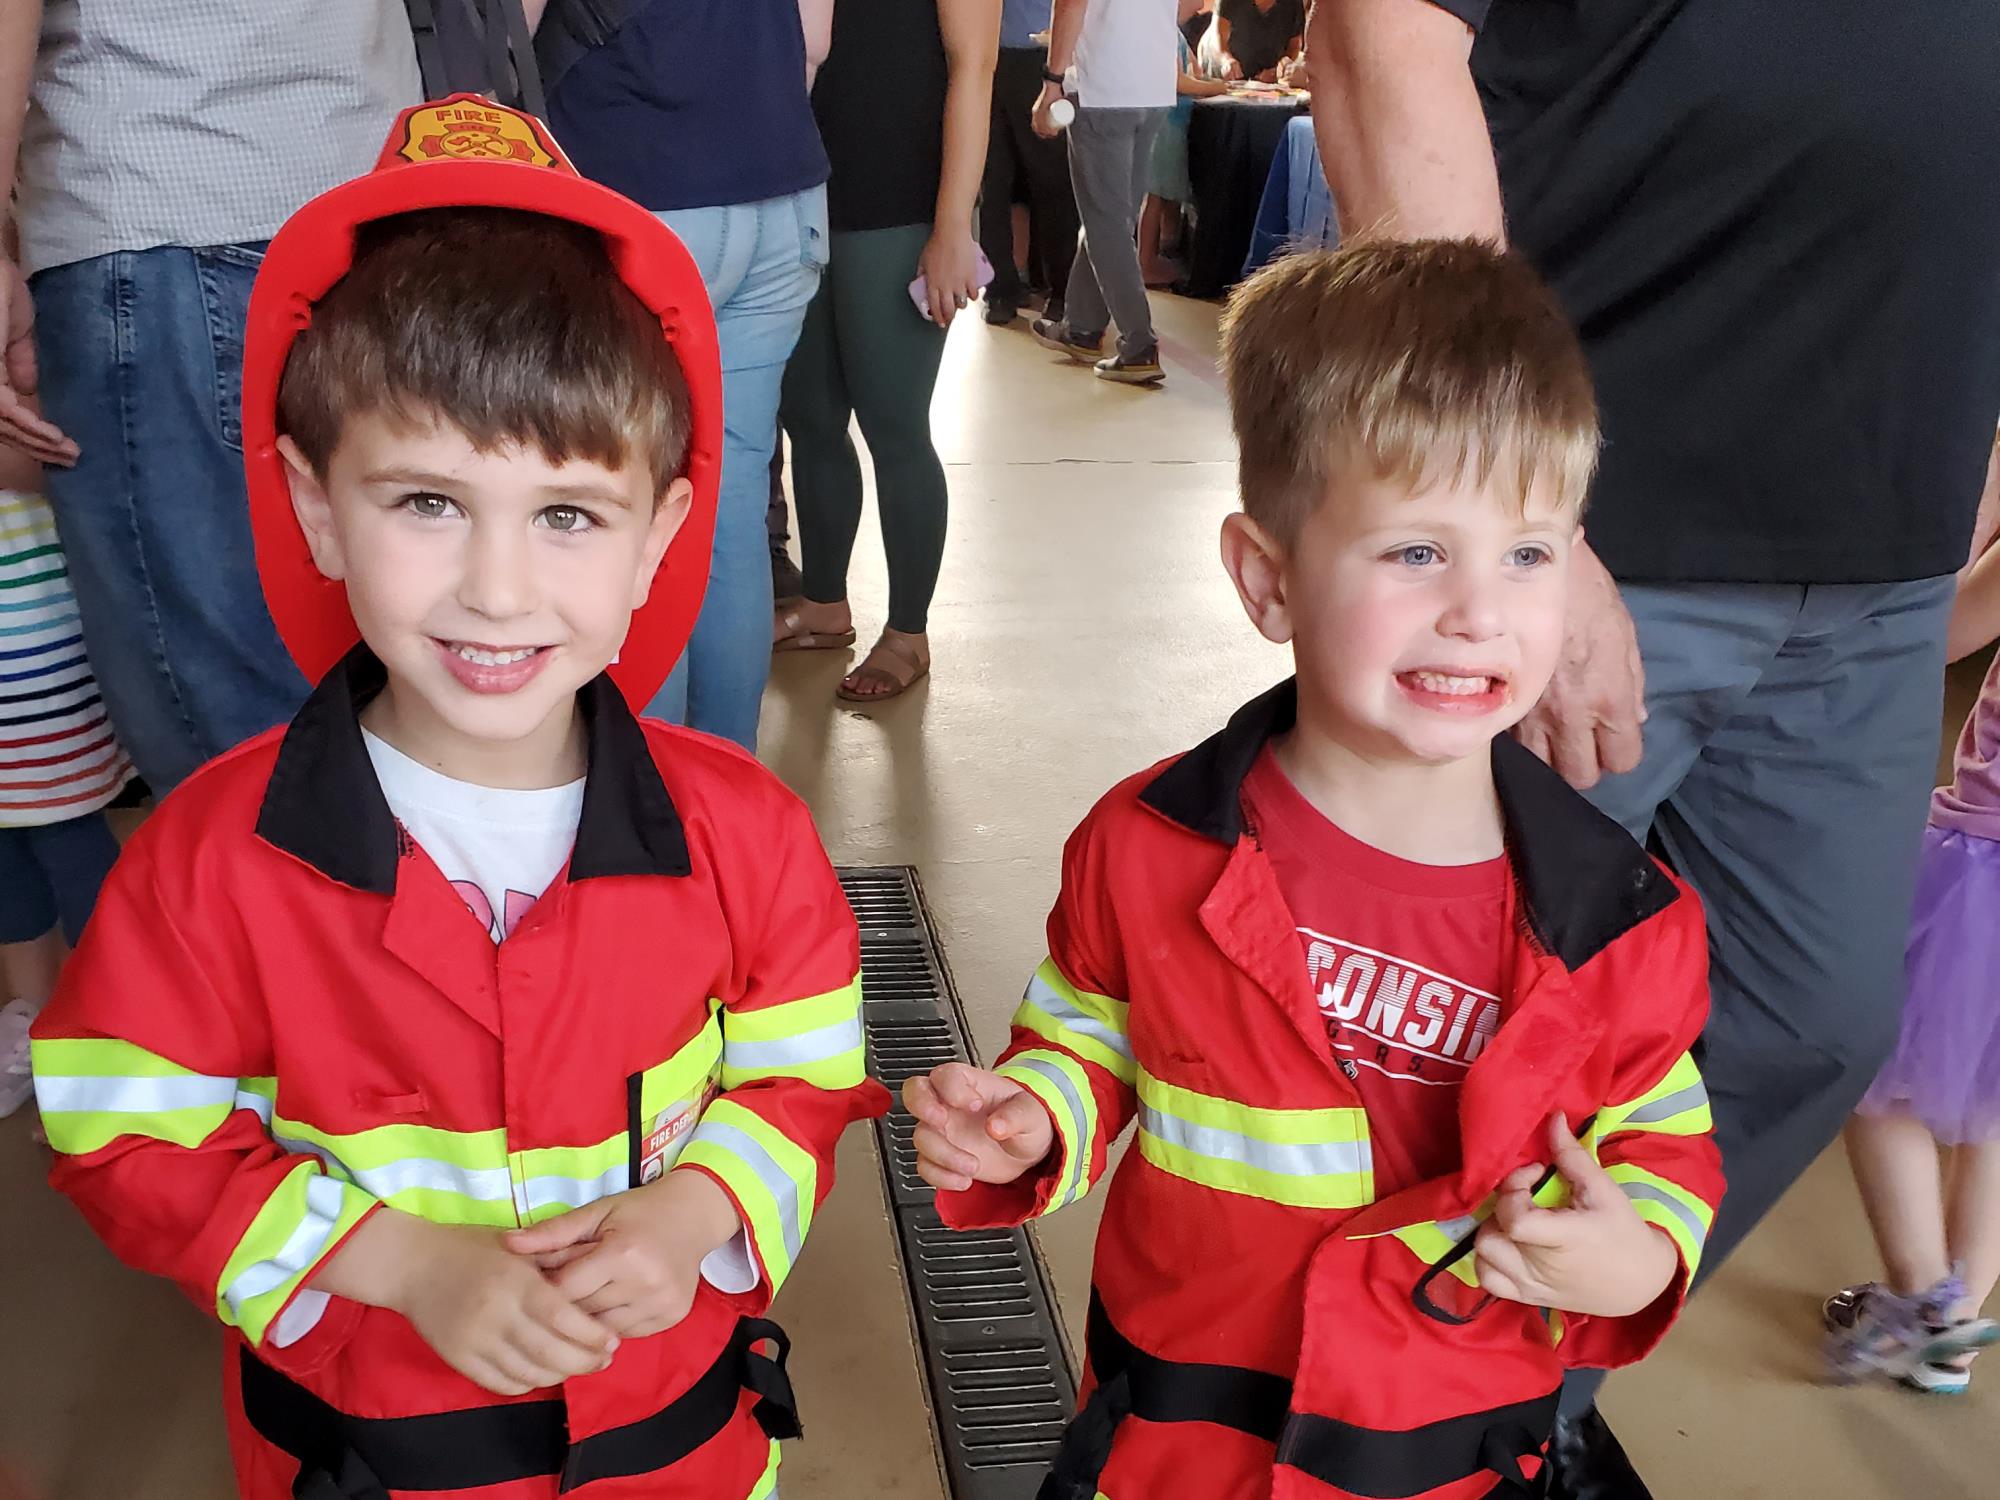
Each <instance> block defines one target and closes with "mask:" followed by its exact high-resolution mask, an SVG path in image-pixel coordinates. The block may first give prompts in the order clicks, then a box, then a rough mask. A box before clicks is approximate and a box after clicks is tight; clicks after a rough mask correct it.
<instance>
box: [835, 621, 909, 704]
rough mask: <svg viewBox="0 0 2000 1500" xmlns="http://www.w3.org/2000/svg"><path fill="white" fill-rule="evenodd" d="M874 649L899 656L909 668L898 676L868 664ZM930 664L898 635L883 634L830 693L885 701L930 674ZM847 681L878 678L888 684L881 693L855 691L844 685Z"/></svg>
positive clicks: (847, 698)
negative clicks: (886, 689) (907, 672)
mask: <svg viewBox="0 0 2000 1500" xmlns="http://www.w3.org/2000/svg"><path fill="white" fill-rule="evenodd" d="M877 652H887V653H888V654H889V655H890V656H892V657H900V658H901V659H902V660H903V662H904V663H906V664H907V665H908V666H909V667H910V668H911V669H912V670H911V672H910V675H909V676H908V677H900V676H898V675H897V674H896V673H894V672H892V671H890V670H889V669H888V668H886V667H877V666H871V665H869V663H870V662H872V661H873V660H874V659H875V655H876V653H877ZM930 672H931V664H930V663H929V662H927V661H925V660H923V659H922V658H921V657H919V656H918V655H917V652H916V648H915V647H914V646H911V645H909V644H908V643H907V642H906V641H905V640H904V639H903V638H902V637H901V636H891V635H886V634H885V635H883V636H882V638H881V639H880V640H878V641H876V642H875V649H874V650H873V651H870V652H869V653H868V656H867V658H866V659H864V660H863V661H862V663H861V665H860V666H858V667H856V668H855V669H854V670H853V671H852V672H849V673H848V674H847V676H845V677H843V678H842V679H841V681H840V686H839V687H837V688H835V689H834V690H833V691H834V696H835V697H837V698H839V699H840V700H841V701H842V702H843V703H887V702H888V701H889V700H890V699H891V698H900V697H902V696H903V694H905V693H907V692H908V691H909V690H910V689H911V688H913V687H915V686H916V685H917V684H918V683H920V682H922V681H923V680H924V679H925V678H926V677H928V676H930ZM850 682H857V683H859V682H879V683H882V684H883V685H885V686H886V687H887V688H888V691H887V692H882V693H857V692H855V691H854V690H853V689H851V688H849V687H848V683H850Z"/></svg>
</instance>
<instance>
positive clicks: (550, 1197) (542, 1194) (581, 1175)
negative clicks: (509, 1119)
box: [508, 1131, 632, 1224]
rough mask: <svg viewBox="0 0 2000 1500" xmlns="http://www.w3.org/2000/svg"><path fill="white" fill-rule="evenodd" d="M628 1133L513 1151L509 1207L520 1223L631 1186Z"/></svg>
mask: <svg viewBox="0 0 2000 1500" xmlns="http://www.w3.org/2000/svg"><path fill="white" fill-rule="evenodd" d="M631 1142H632V1138H631V1136H630V1135H629V1134H627V1133H626V1132H624V1131H620V1132H619V1133H618V1134H617V1135H614V1136H612V1137H611V1138H610V1139H608V1140H605V1141H600V1142H599V1143H598V1144H597V1145H595V1146H545V1147H538V1148H535V1149H533V1150H528V1151H516V1152H515V1153H514V1154H513V1155H512V1156H511V1157H510V1158H509V1159H508V1165H509V1166H510V1167H511V1169H512V1171H513V1175H514V1186H515V1193H516V1202H515V1205H514V1206H515V1208H516V1209H517V1210H518V1211H519V1213H520V1216H521V1222H522V1223H523V1224H539V1223H540V1222H541V1221H542V1220H544V1219H553V1218H555V1217H556V1216H557V1215H558V1214H566V1213H568V1212H569V1211H570V1210H571V1209H573V1208H583V1207H585V1206H586V1205H588V1204H592V1203H595V1202H596V1201H597V1200H598V1199H600V1198H608V1197H610V1196H611V1195H612V1194H613V1193H622V1192H624V1191H625V1190H626V1189H627V1188H629V1187H630V1186H631V1185H632V1155H631V1152H632V1144H631Z"/></svg>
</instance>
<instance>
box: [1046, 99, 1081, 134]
mask: <svg viewBox="0 0 2000 1500" xmlns="http://www.w3.org/2000/svg"><path fill="white" fill-rule="evenodd" d="M1075 118H1076V106H1075V105H1074V104H1072V103H1070V102H1069V100H1067V99H1057V100H1055V101H1053V102H1052V103H1051V104H1050V105H1049V123H1050V124H1052V125H1054V126H1055V128H1056V129H1058V130H1067V129H1069V126H1070V122H1071V121H1072V120H1074V119H1075Z"/></svg>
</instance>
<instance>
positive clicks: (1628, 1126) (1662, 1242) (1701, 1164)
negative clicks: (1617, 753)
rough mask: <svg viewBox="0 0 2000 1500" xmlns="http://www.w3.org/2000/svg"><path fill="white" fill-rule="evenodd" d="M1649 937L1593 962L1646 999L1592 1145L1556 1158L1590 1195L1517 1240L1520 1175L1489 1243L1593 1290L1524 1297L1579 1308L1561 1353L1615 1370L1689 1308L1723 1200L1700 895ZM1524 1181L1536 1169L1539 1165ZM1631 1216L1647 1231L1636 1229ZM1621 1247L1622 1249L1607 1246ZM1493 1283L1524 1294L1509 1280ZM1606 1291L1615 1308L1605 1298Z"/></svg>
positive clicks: (1589, 1138)
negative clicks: (1517, 1246) (1707, 1069)
mask: <svg viewBox="0 0 2000 1500" xmlns="http://www.w3.org/2000/svg"><path fill="white" fill-rule="evenodd" d="M1642 931H1643V933H1644V937H1643V939H1642V941H1641V942H1640V943H1639V944H1638V945H1636V946H1635V947H1634V948H1633V949H1631V950H1629V951H1628V953H1627V954H1625V955H1615V954H1613V953H1607V954H1604V955H1601V956H1600V957H1599V959H1598V960H1596V961H1597V962H1599V963H1612V964H1615V965H1616V967H1614V968H1613V969H1611V970H1610V971H1609V972H1608V973H1607V974H1606V975H1605V976H1604V977H1603V978H1601V979H1600V981H1599V982H1600V983H1606V984H1614V985H1626V986H1629V987H1631V988H1632V989H1633V990H1635V991H1637V992H1638V993H1642V994H1644V995H1645V996H1646V1001H1645V1003H1644V1005H1643V1006H1632V1007H1630V1009H1629V1012H1628V1014H1629V1016H1630V1017H1631V1018H1632V1019H1630V1020H1629V1021H1628V1022H1627V1023H1626V1024H1627V1034H1626V1035H1625V1036H1624V1037H1623V1038H1622V1039H1621V1045H1620V1052H1619V1055H1618V1057H1617V1058H1616V1059H1615V1062H1614V1073H1613V1077H1612V1082H1611V1086H1610V1090H1609V1094H1610V1097H1609V1099H1608V1101H1607V1102H1606V1103H1605V1104H1604V1105H1603V1107H1602V1108H1600V1109H1599V1110H1598V1112H1597V1114H1596V1116H1595V1118H1594V1119H1593V1121H1592V1123H1591V1125H1590V1128H1589V1129H1588V1130H1585V1131H1584V1132H1583V1138H1582V1144H1581V1146H1580V1147H1578V1148H1575V1150H1574V1151H1570V1150H1567V1149H1565V1150H1563V1151H1559V1152H1556V1153H1555V1154H1553V1155H1552V1160H1554V1161H1555V1162H1556V1164H1557V1166H1558V1167H1559V1168H1561V1169H1563V1172H1564V1176H1565V1177H1566V1178H1568V1179H1570V1180H1571V1181H1573V1182H1581V1183H1583V1184H1584V1193H1583V1194H1582V1196H1581V1197H1580V1198H1576V1199H1574V1200H1573V1202H1572V1203H1571V1204H1570V1205H1568V1206H1565V1207H1560V1208H1557V1209H1556V1210H1555V1211H1554V1212H1549V1211H1547V1210H1533V1211H1532V1217H1531V1218H1529V1222H1530V1224H1531V1225H1532V1227H1531V1228H1530V1229H1529V1230H1528V1231H1527V1232H1526V1233H1525V1234H1524V1235H1517V1234H1515V1233H1513V1232H1510V1226H1509V1224H1508V1223H1507V1221H1508V1220H1510V1219H1512V1220H1515V1221H1516V1222H1518V1221H1520V1220H1521V1219H1522V1218H1526V1217H1528V1214H1527V1213H1525V1212H1524V1204H1525V1193H1524V1192H1523V1191H1522V1189H1523V1188H1524V1187H1525V1186H1526V1184H1525V1183H1522V1182H1519V1181H1514V1182H1510V1183H1509V1184H1507V1188H1508V1189H1509V1190H1511V1191H1512V1192H1513V1194H1514V1197H1515V1200H1516V1201H1515V1202H1514V1203H1513V1204H1512V1205H1511V1206H1510V1205H1508V1204H1507V1203H1505V1202H1504V1200H1505V1199H1506V1198H1507V1192H1503V1194H1502V1198H1503V1204H1502V1212H1500V1213H1496V1215H1495V1221H1494V1223H1493V1224H1492V1225H1490V1226H1489V1228H1488V1230H1487V1231H1484V1232H1483V1237H1482V1244H1481V1256H1482V1261H1485V1260H1486V1259H1487V1255H1486V1252H1487V1250H1488V1248H1489V1247H1488V1244H1487V1243H1486V1240H1488V1239H1490V1238H1491V1237H1492V1236H1494V1235H1499V1236H1503V1237H1506V1238H1508V1239H1510V1240H1513V1239H1519V1240H1520V1241H1521V1243H1522V1245H1523V1246H1525V1247H1526V1248H1527V1251H1528V1256H1527V1258H1528V1259H1530V1260H1531V1261H1536V1262H1539V1263H1540V1265H1541V1267H1542V1268H1543V1269H1544V1270H1548V1269H1550V1268H1554V1269H1553V1275H1554V1276H1555V1279H1557V1280H1558V1281H1561V1280H1563V1279H1565V1278H1567V1279H1569V1280H1571V1281H1573V1283H1574V1285H1575V1286H1576V1287H1583V1288H1588V1289H1589V1291H1588V1293H1587V1294H1586V1295H1585V1296H1582V1297H1573V1296H1567V1295H1563V1292H1564V1291H1566V1290H1568V1289H1567V1288H1563V1287H1557V1288H1553V1289H1552V1288H1550V1287H1546V1286H1545V1287H1540V1288H1531V1289H1528V1295H1525V1296H1521V1297H1517V1298H1515V1300H1521V1301H1529V1302H1534V1303H1538V1304H1540V1305H1543V1306H1551V1307H1555V1308H1557V1309H1559V1310H1562V1309H1565V1308H1567V1309H1568V1310H1569V1312H1570V1314H1571V1315H1569V1316H1565V1317H1562V1318H1560V1319H1559V1320H1558V1321H1557V1322H1555V1323H1553V1324H1552V1325H1551V1327H1552V1329H1553V1330H1554V1331H1555V1333H1556V1336H1557V1345H1556V1352H1557V1353H1558V1354H1559V1355H1560V1356H1561V1357H1562V1359H1563V1360H1564V1362H1565V1363H1567V1364H1570V1365H1588V1366H1597V1367H1604V1368H1609V1367H1612V1366H1616V1365H1623V1364H1629V1363H1631V1362H1632V1361H1634V1360H1637V1359H1640V1358H1642V1357H1643V1356H1644V1355H1645V1354H1647V1353H1648V1352H1650V1351H1651V1349H1652V1348H1653V1346H1654V1345H1655V1344H1657V1343H1658V1342H1659V1340H1660V1339H1661V1337H1662V1336H1663V1335H1664V1334H1665V1333H1666V1331H1667V1329H1668V1328H1669V1327H1670V1326H1671V1325H1672V1323H1673V1320H1674V1318H1675V1317H1676V1316H1677V1315H1678V1314H1679V1311H1680V1306H1681V1303H1682V1301H1683V1300H1684V1299H1685V1297H1686V1295H1687V1291H1688V1287H1689V1285H1690V1283H1691V1282H1692V1280H1693V1278H1694V1274H1695V1272H1696V1270H1697V1269H1698V1268H1699V1266H1700V1264H1701V1252H1702V1247H1703V1245H1704V1244H1705V1242H1706V1241H1707V1238H1708V1232H1709V1230H1710V1228H1711V1227H1712V1226H1713V1225H1714V1222H1715V1211H1716V1208H1717V1207H1718V1206H1719V1204H1720V1203H1721V1201H1722V1190H1723V1180H1722V1159H1721V1155H1720V1153H1719V1152H1718V1151H1717V1150H1716V1147H1715V1141H1714V1137H1713V1130H1714V1121H1713V1119H1712V1117H1711V1115H1710V1113H1709V1105H1708V1092H1707V1090H1706V1089H1705V1088H1704V1087H1703V1085H1702V1081H1701V1074H1700V1072H1699V1070H1697V1068H1696V1067H1695V1063H1694V1058H1693V1056H1692V1055H1691V1052H1690V1049H1691V1048H1692V1047H1693V1046H1694V1043H1695V1040H1696V1039H1697V1038H1698V1037H1699V1036H1700V1034H1701V1028H1702V1025H1703V1023H1704V1022H1705V1021H1706V1019H1707V1016H1708V936H1707V924H1706V922H1705V920H1704V918H1703V913H1702V909H1701V902H1700V901H1699V899H1697V898H1696V896H1695V894H1694V892H1693V891H1692V890H1690V889H1689V888H1687V887H1686V886H1682V887H1681V894H1680V899H1679V900H1678V901H1676V902H1675V903H1674V904H1673V905H1672V906H1671V907H1669V908H1668V909H1667V910H1666V911H1665V912H1663V913H1661V914H1660V915H1659V916H1657V917H1655V918H1653V919H1652V920H1651V921H1650V922H1648V923H1647V924H1646V927H1645V928H1644V929H1643V930H1642ZM1635 936H1638V934H1635ZM1565 1134H1566V1133H1565ZM1566 1158H1567V1162H1568V1164H1567V1165H1565V1160H1566ZM1519 1175H1520V1176H1523V1177H1526V1176H1528V1175H1529V1169H1523V1172H1522V1173H1521V1174H1519ZM1537 1175H1538V1173H1537ZM1620 1199H1623V1200H1624V1201H1623V1202H1620V1201H1618V1200H1620ZM1634 1217H1636V1219H1637V1220H1638V1222H1639V1224H1640V1225H1641V1226H1643V1233H1642V1234H1640V1233H1635V1232H1634V1226H1633V1225H1632V1222H1631V1221H1632V1220H1633V1219H1634ZM1551 1231H1553V1232H1554V1233H1553V1234H1552V1233H1551ZM1566 1238H1567V1239H1570V1240H1573V1241H1574V1245H1573V1246H1572V1245H1571V1244H1569V1243H1565V1239H1566ZM1613 1245H1615V1246H1617V1247H1620V1248H1617V1249H1607V1248H1606V1247H1610V1246H1613ZM1572 1249H1574V1250H1575V1252H1576V1253H1574V1254H1571V1253H1570V1252H1571V1250H1572ZM1565 1262H1567V1264H1565ZM1489 1290H1494V1291H1496V1292H1497V1293H1498V1294H1499V1295H1502V1296H1511V1295H1513V1294H1512V1293H1511V1292H1510V1291H1509V1290H1507V1289H1506V1288H1505V1287H1504V1286H1499V1285H1494V1286H1490V1287H1489ZM1551 1290H1554V1291H1555V1292H1556V1295H1549V1293H1550V1292H1551ZM1607 1293H1608V1294H1609V1304H1606V1303H1601V1302H1599V1301H1598V1299H1599V1298H1602V1297H1604V1296H1605V1295H1606V1294H1607Z"/></svg>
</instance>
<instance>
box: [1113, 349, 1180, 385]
mask: <svg viewBox="0 0 2000 1500" xmlns="http://www.w3.org/2000/svg"><path fill="white" fill-rule="evenodd" d="M1096 370H1097V378H1098V379H1099V380H1111V381H1116V382H1117V383H1118V384H1119V385H1146V386H1157V385H1160V384H1162V383H1163V382H1164V381H1165V380H1166V378H1167V372H1166V371H1165V370H1163V369H1162V368H1160V353H1159V351H1158V350H1157V349H1155V350H1152V351H1150V352H1148V353H1146V354H1142V355H1140V356H1139V357H1138V358H1137V359H1127V358H1126V357H1125V356H1124V355H1122V354H1114V355H1112V356H1111V358H1109V359H1100V360H1099V361H1098V362H1097V365H1096Z"/></svg>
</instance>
